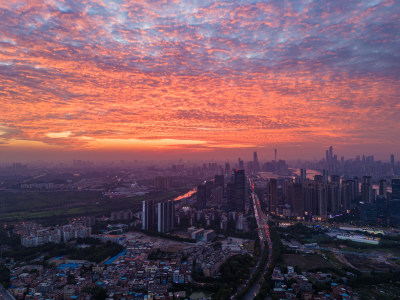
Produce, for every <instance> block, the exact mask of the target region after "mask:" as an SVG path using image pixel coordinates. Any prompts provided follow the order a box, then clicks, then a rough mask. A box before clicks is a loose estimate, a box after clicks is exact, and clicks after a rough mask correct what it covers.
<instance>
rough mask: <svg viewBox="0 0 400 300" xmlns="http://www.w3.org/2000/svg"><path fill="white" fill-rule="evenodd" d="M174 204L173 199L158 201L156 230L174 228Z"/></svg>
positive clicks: (164, 230) (165, 230) (164, 231)
mask: <svg viewBox="0 0 400 300" xmlns="http://www.w3.org/2000/svg"><path fill="white" fill-rule="evenodd" d="M174 217H175V204H174V201H173V200H169V201H164V202H160V203H158V232H162V233H166V232H170V231H172V230H174Z"/></svg>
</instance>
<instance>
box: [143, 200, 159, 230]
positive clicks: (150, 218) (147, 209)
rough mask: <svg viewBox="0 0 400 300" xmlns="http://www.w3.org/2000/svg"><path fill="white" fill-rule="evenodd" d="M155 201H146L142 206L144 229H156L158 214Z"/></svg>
mask: <svg viewBox="0 0 400 300" xmlns="http://www.w3.org/2000/svg"><path fill="white" fill-rule="evenodd" d="M155 210H156V208H155V202H154V200H145V201H143V204H142V229H143V230H155V229H156V212H155Z"/></svg>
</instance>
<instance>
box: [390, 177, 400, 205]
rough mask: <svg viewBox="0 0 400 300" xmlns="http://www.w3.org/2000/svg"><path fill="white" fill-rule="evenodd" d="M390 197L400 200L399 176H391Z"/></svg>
mask: <svg viewBox="0 0 400 300" xmlns="http://www.w3.org/2000/svg"><path fill="white" fill-rule="evenodd" d="M392 199H393V200H394V199H398V200H400V178H392Z"/></svg>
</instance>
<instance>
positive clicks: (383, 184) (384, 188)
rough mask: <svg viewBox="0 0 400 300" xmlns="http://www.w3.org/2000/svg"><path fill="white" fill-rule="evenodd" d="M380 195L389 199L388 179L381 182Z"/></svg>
mask: <svg viewBox="0 0 400 300" xmlns="http://www.w3.org/2000/svg"><path fill="white" fill-rule="evenodd" d="M379 195H380V196H383V197H385V198H387V183H386V179H381V180H379Z"/></svg>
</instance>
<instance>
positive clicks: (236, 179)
mask: <svg viewBox="0 0 400 300" xmlns="http://www.w3.org/2000/svg"><path fill="white" fill-rule="evenodd" d="M233 184H234V187H235V203H234V205H233V207H234V209H235V210H236V211H244V210H245V204H246V175H245V172H244V170H235V172H234V174H233Z"/></svg>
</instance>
